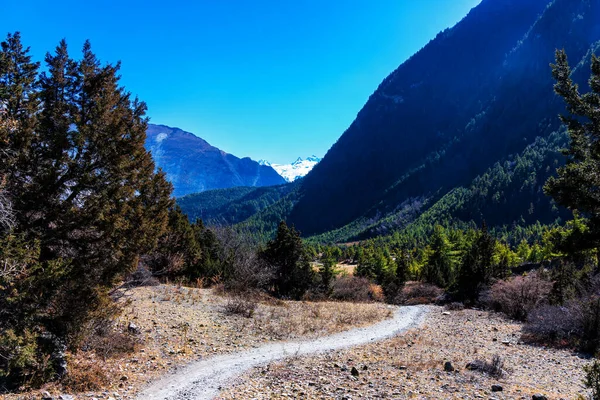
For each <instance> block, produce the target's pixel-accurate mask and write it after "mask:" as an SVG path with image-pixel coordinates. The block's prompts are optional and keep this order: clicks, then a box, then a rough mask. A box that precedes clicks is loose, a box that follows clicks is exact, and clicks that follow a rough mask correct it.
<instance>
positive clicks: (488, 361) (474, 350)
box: [219, 308, 590, 399]
mask: <svg viewBox="0 0 600 400" xmlns="http://www.w3.org/2000/svg"><path fill="white" fill-rule="evenodd" d="M521 328H522V326H521V325H520V324H518V323H514V322H511V321H509V320H507V319H505V318H503V317H501V316H499V315H497V314H490V313H487V312H482V311H476V310H456V311H445V310H444V309H442V308H434V309H433V311H432V312H431V313H430V315H429V316H428V317H427V319H426V321H425V323H424V326H423V327H422V328H419V329H418V330H414V331H410V332H408V333H406V334H404V335H401V336H398V337H396V338H393V339H390V340H386V341H383V342H380V343H374V344H369V345H366V346H361V347H356V348H352V349H347V350H342V351H334V352H329V353H326V354H322V355H317V356H313V357H308V358H301V359H292V360H287V361H283V362H278V363H272V364H269V365H266V366H264V367H260V368H255V369H254V370H253V371H251V372H249V373H248V374H247V375H245V376H243V377H241V378H240V379H238V380H237V381H236V382H235V383H234V384H233V386H232V387H231V388H229V389H228V390H226V391H225V392H223V393H222V394H221V395H220V397H219V398H222V399H247V398H256V399H271V398H286V397H287V398H310V399H313V398H314V399H323V398H334V399H342V398H394V399H409V398H412V399H478V398H480V399H531V398H532V395H533V394H537V393H542V394H545V395H546V396H547V398H548V399H560V398H564V399H575V398H577V396H578V395H579V394H582V395H585V394H586V392H585V389H584V386H583V383H582V382H583V375H584V372H583V369H582V367H583V366H584V365H586V364H587V363H589V362H590V361H589V360H587V359H585V358H582V357H579V356H578V355H577V354H575V353H573V352H570V351H566V350H556V349H550V348H544V347H536V346H531V345H527V344H523V343H522V342H521V339H520V338H521ZM448 361H449V362H450V363H451V365H452V368H453V369H454V371H452V372H448V371H445V368H444V366H445V363H446V362H448ZM469 363H471V364H472V367H473V369H472V370H469V369H467V368H466V366H467V364H469ZM478 366H480V367H481V368H475V367H478ZM448 369H450V368H448ZM492 385H499V386H501V387H502V389H503V390H502V391H501V392H492Z"/></svg>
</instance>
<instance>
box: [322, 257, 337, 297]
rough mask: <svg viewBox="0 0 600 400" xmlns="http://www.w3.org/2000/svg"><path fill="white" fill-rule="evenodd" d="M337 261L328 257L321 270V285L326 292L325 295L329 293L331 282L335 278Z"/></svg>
mask: <svg viewBox="0 0 600 400" xmlns="http://www.w3.org/2000/svg"><path fill="white" fill-rule="evenodd" d="M334 267H335V261H334V259H333V258H331V257H327V258H325V259H324V260H323V264H322V265H321V267H320V268H319V275H320V276H321V285H322V286H323V289H324V290H325V293H329V291H330V288H331V281H332V280H333V278H334V277H335V271H334Z"/></svg>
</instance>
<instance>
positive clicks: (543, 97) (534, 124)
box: [246, 0, 600, 241]
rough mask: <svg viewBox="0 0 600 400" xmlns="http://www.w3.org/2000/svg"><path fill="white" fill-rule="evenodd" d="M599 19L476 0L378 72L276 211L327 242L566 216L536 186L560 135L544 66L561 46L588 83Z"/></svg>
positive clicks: (574, 10) (551, 5) (558, 106)
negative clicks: (362, 100)
mask: <svg viewBox="0 0 600 400" xmlns="http://www.w3.org/2000/svg"><path fill="white" fill-rule="evenodd" d="M599 20H600V1H598V0H591V1H570V0H554V1H548V0H525V1H522V0H519V1H514V0H484V1H482V3H481V4H480V5H479V6H477V7H476V8H474V9H473V10H472V11H471V12H470V13H469V14H468V15H467V16H466V17H465V18H464V19H463V20H462V21H461V22H460V23H458V24H457V25H456V26H455V27H453V28H451V29H448V30H446V31H444V32H442V33H440V34H439V35H438V36H437V37H436V38H435V39H433V40H432V41H431V42H430V43H429V44H428V45H427V46H425V47H424V48H423V49H422V50H421V51H419V52H418V53H416V54H415V55H414V56H413V57H411V58H410V59H409V60H407V61H406V62H405V63H403V64H402V65H401V66H400V67H399V68H398V69H397V70H395V71H394V72H392V73H391V74H390V75H389V76H388V77H387V78H385V79H384V81H383V82H382V83H381V84H380V85H379V87H378V88H377V90H376V91H375V92H374V93H373V95H372V96H371V97H370V98H369V100H368V101H367V103H366V104H365V106H364V107H363V109H362V110H360V112H359V113H358V116H357V118H356V120H355V121H354V122H353V123H352V124H351V126H350V127H349V128H348V129H347V130H346V132H344V134H343V135H342V136H341V137H340V139H339V140H338V141H337V143H335V144H334V145H333V146H332V148H331V149H330V150H329V152H328V153H327V155H326V156H325V158H324V159H323V160H322V161H321V162H320V163H319V164H318V165H317V166H316V167H315V168H314V170H313V171H311V173H310V174H309V175H308V176H307V177H306V178H305V179H304V180H303V181H302V183H301V186H300V187H299V189H298V191H297V192H295V193H293V195H292V197H288V198H287V199H286V207H281V205H279V206H278V210H277V212H275V214H277V215H279V216H281V217H282V218H284V219H286V220H287V221H288V223H291V224H293V225H295V226H296V227H297V228H298V229H299V230H300V231H301V232H302V234H303V236H305V237H307V236H314V235H319V236H318V237H319V238H321V239H323V240H326V241H329V240H335V241H345V240H350V239H356V238H366V237H370V236H374V235H379V234H387V233H390V232H392V231H394V230H398V229H403V228H407V227H413V228H414V227H415V226H420V227H423V226H425V225H427V226H428V227H429V228H431V227H432V226H433V224H435V223H442V224H459V225H460V224H461V223H463V224H468V223H474V224H475V225H479V224H480V223H481V222H482V221H483V220H485V221H487V222H488V224H490V225H491V226H492V227H493V226H497V227H500V226H505V225H514V224H524V225H526V224H530V223H534V222H536V221H539V222H541V223H544V224H547V223H552V222H553V221H555V220H556V219H557V218H560V217H564V216H565V215H566V214H565V211H564V210H562V211H561V210H560V209H559V208H558V207H557V206H556V205H554V204H553V203H551V200H550V198H549V197H547V196H544V195H543V193H542V186H543V183H544V181H545V180H546V178H547V177H548V176H549V175H550V174H552V173H553V172H554V170H555V169H556V167H557V166H558V165H559V163H561V162H563V161H562V160H561V157H559V150H560V148H562V147H564V146H565V144H566V143H567V142H566V139H565V135H564V133H560V129H561V128H560V120H559V118H558V114H559V113H560V112H562V111H564V105H563V103H562V102H561V100H560V99H559V98H558V97H557V96H556V95H555V94H554V92H553V83H554V80H553V78H552V74H551V68H550V64H551V63H552V62H553V60H554V52H555V50H556V49H562V48H564V49H565V50H566V52H567V54H568V55H569V58H570V62H571V64H572V65H573V66H574V71H573V76H574V79H575V80H576V81H577V82H579V83H580V84H581V86H582V89H584V88H587V83H586V79H587V76H588V74H589V61H590V57H591V54H592V53H593V52H594V51H596V52H597V50H598V48H599V44H598V41H599V40H600V25H599V24H598V23H597V22H598V21H599ZM349 160H352V162H350V161H349ZM287 212H289V213H288V214H286V213H287ZM272 214H273V213H269V210H263V211H261V215H272ZM261 215H256V216H254V217H252V218H251V219H250V220H249V221H247V223H246V226H249V227H255V228H256V230H257V231H262V228H261V226H262V225H263V223H264V221H263V217H262V216H261ZM417 217H418V219H417ZM419 229H421V228H419Z"/></svg>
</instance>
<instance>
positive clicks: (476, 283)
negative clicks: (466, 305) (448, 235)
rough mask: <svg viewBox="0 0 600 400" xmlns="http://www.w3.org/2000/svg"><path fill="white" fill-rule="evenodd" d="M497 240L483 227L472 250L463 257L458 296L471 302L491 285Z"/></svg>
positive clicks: (457, 284)
mask: <svg viewBox="0 0 600 400" xmlns="http://www.w3.org/2000/svg"><path fill="white" fill-rule="evenodd" d="M495 247H496V240H495V239H494V238H493V237H492V235H490V233H489V232H488V230H487V227H486V226H485V224H483V226H482V227H481V230H480V231H479V232H478V234H477V237H476V239H475V241H474V242H473V244H472V245H471V248H470V249H469V250H468V251H467V253H466V254H465V256H464V257H463V260H462V263H461V266H460V269H459V272H458V277H457V282H456V287H457V291H458V293H457V294H458V296H459V297H461V298H464V299H467V300H470V301H474V300H476V299H477V297H478V295H479V292H480V291H481V288H482V287H483V286H485V285H489V284H490V282H491V280H492V279H493V278H499V276H494V270H493V268H492V266H493V261H494V249H495Z"/></svg>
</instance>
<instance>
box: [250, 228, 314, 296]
mask: <svg viewBox="0 0 600 400" xmlns="http://www.w3.org/2000/svg"><path fill="white" fill-rule="evenodd" d="M261 257H262V258H263V260H265V261H266V262H267V264H269V265H270V266H271V267H272V268H273V270H274V272H275V278H274V279H273V282H272V285H273V289H274V293H275V295H276V296H279V297H291V298H295V299H299V298H301V297H302V295H303V294H304V293H305V292H306V290H308V288H309V287H310V285H311V284H312V280H313V271H312V269H311V267H310V264H309V262H308V257H307V255H306V251H305V250H304V246H303V245H302V239H301V238H300V234H299V233H298V231H296V229H294V228H293V227H291V228H290V227H288V226H287V225H286V223H285V222H284V221H281V222H280V223H279V226H278V227H277V235H276V237H275V238H274V239H273V240H271V241H269V242H268V243H267V246H266V248H265V249H264V250H263V251H262V252H261Z"/></svg>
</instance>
